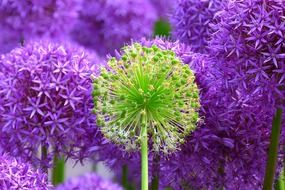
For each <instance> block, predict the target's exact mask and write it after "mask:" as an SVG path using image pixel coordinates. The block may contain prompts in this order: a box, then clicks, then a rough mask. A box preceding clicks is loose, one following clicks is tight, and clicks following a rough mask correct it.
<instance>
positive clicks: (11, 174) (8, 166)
mask: <svg viewBox="0 0 285 190" xmlns="http://www.w3.org/2000/svg"><path fill="white" fill-rule="evenodd" d="M50 187H51V185H50V184H49V183H48V178H47V175H46V174H43V173H41V171H40V170H35V169H33V168H32V167H31V166H30V165H29V164H26V163H23V162H19V161H17V160H16V159H15V158H12V157H10V156H8V155H6V154H4V155H1V156H0V189H1V190H11V189H34V190H48V189H49V188H50Z"/></svg>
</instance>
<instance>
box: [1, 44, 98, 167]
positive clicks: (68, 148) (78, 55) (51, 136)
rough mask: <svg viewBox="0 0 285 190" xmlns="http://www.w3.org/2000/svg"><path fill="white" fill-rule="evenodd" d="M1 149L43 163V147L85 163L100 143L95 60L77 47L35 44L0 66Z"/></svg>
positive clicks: (4, 59) (7, 57)
mask: <svg viewBox="0 0 285 190" xmlns="http://www.w3.org/2000/svg"><path fill="white" fill-rule="evenodd" d="M0 64H1V68H2V70H1V69H0V71H1V72H0V79H1V80H0V102H1V105H0V131H1V133H0V144H1V145H2V147H3V149H4V151H7V152H10V154H11V155H13V156H21V157H24V158H27V159H31V160H32V162H33V163H36V161H38V158H37V156H36V155H37V152H38V149H39V147H41V146H42V147H45V148H47V149H48V155H47V160H43V161H49V160H48V159H49V158H50V157H51V156H52V155H53V153H56V154H67V156H72V157H75V158H80V159H81V158H83V157H84V155H85V153H86V152H85V150H86V151H87V148H88V146H89V145H87V144H88V143H91V144H94V143H95V141H96V140H98V139H97V138H96V137H95V136H94V135H96V132H97V128H96V126H95V116H94V115H93V114H92V108H93V101H92V95H91V94H92V93H91V92H92V83H91V79H90V75H91V74H94V73H96V67H97V65H96V60H94V57H92V56H90V55H88V54H86V53H84V52H83V50H82V49H80V48H77V47H73V46H72V45H68V44H65V45H60V44H56V43H50V42H44V41H42V42H32V43H29V44H27V45H25V46H24V47H21V48H16V49H14V50H13V51H11V52H10V53H9V54H6V55H3V56H2V59H1V61H0Z"/></svg>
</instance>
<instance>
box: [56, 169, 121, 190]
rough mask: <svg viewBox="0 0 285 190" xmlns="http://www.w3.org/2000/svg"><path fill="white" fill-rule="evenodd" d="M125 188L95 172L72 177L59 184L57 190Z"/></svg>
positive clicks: (110, 189) (112, 189)
mask: <svg viewBox="0 0 285 190" xmlns="http://www.w3.org/2000/svg"><path fill="white" fill-rule="evenodd" d="M92 189H96V190H123V188H122V187H120V186H119V185H118V184H116V183H112V182H111V181H109V180H106V179H103V178H102V177H100V176H98V175H96V174H95V173H88V174H85V175H83V176H80V177H77V178H73V179H70V180H68V181H66V182H65V183H63V184H61V185H58V186H57V187H56V188H55V190H92Z"/></svg>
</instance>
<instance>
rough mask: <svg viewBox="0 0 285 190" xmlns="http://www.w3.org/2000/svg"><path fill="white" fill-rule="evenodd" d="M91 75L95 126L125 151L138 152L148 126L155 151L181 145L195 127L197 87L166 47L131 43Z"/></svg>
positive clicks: (187, 69)
mask: <svg viewBox="0 0 285 190" xmlns="http://www.w3.org/2000/svg"><path fill="white" fill-rule="evenodd" d="M122 50H123V52H122V56H121V58H120V59H116V58H111V59H110V60H109V62H108V66H109V67H108V68H107V69H104V68H103V69H102V70H101V75H100V76H99V77H97V78H96V79H94V90H93V99H94V106H95V112H96V115H97V125H98V126H101V131H102V132H103V134H104V135H105V136H106V137H107V138H108V139H111V140H112V141H113V142H115V143H117V144H122V145H124V146H125V148H126V149H129V150H138V149H139V147H140V139H141V138H142V128H143V126H146V128H147V133H148V134H149V135H150V139H151V142H152V149H153V151H156V152H159V151H163V152H164V153H169V152H173V151H175V150H177V149H179V144H180V143H183V139H184V137H185V136H186V135H188V134H189V133H190V132H191V131H193V130H194V129H195V128H196V123H197V121H198V119H199V116H198V112H197V111H198V109H199V106H200V103H199V91H198V88H197V85H196V83H195V82H194V80H195V77H194V75H193V73H192V71H191V70H190V68H189V66H187V65H183V64H182V62H181V60H180V59H179V58H178V57H177V56H176V55H175V53H174V52H172V51H170V50H161V49H160V48H158V47H157V46H152V47H151V48H148V47H145V46H142V45H140V44H139V43H134V44H132V45H131V46H125V47H124V48H123V49H122Z"/></svg>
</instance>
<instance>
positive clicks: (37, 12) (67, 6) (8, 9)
mask: <svg viewBox="0 0 285 190" xmlns="http://www.w3.org/2000/svg"><path fill="white" fill-rule="evenodd" d="M80 3H81V1H80V0H54V1H53V0H46V1H38V0H29V1H18V0H7V1H1V2H0V31H1V32H2V31H3V30H4V31H9V32H7V33H1V36H0V42H2V41H3V43H1V46H3V47H5V46H6V44H5V42H7V41H8V42H9V44H20V42H23V41H26V40H29V39H33V38H42V37H47V38H50V39H53V40H55V39H56V40H58V39H65V38H66V35H67V34H68V33H69V31H70V30H71V29H72V26H73V23H74V22H75V20H76V19H77V16H78V10H79V8H80ZM11 34H13V38H12V35H11ZM8 47H9V46H8ZM8 47H7V48H8ZM14 47H15V46H14ZM12 48H13V47H11V48H9V50H11V49H12ZM1 49H2V48H1ZM0 51H1V52H7V51H8V50H6V51H4V50H0Z"/></svg>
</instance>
